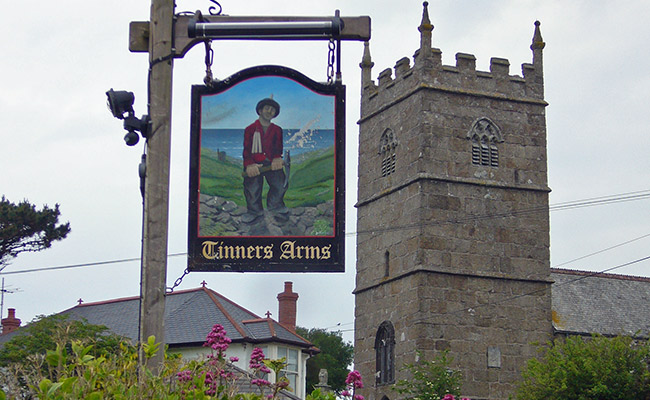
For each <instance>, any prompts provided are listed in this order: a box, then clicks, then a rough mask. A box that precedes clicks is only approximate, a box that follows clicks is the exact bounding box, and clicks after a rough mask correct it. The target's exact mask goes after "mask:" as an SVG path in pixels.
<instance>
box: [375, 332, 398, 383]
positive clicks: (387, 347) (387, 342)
mask: <svg viewBox="0 0 650 400" xmlns="http://www.w3.org/2000/svg"><path fill="white" fill-rule="evenodd" d="M375 357H376V365H377V372H376V374H375V377H376V382H377V384H388V383H393V382H395V328H393V324H391V323H390V321H384V322H382V323H381V325H379V329H377V336H376V337H375Z"/></svg>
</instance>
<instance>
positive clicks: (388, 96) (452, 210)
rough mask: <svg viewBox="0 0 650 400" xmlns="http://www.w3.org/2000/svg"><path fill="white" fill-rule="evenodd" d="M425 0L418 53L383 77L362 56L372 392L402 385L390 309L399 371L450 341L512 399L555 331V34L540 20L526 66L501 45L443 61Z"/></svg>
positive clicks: (364, 295) (364, 351)
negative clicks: (546, 51)
mask: <svg viewBox="0 0 650 400" xmlns="http://www.w3.org/2000/svg"><path fill="white" fill-rule="evenodd" d="M426 6H427V4H426V3H425V8H424V13H423V18H422V22H421V25H420V27H419V31H420V34H421V47H420V49H419V50H418V51H416V53H415V57H414V64H413V65H410V60H409V59H407V58H403V59H401V60H399V61H398V62H397V63H396V65H395V68H394V70H392V69H386V70H384V71H382V72H380V73H379V77H378V82H377V84H375V83H374V81H372V80H371V78H370V76H371V68H372V65H373V63H372V61H371V59H370V53H369V47H368V46H366V49H365V51H364V56H363V59H362V62H361V64H360V65H361V68H362V85H363V93H362V100H361V119H360V121H359V125H360V136H359V171H358V173H359V181H358V203H357V208H358V220H357V279H356V289H355V296H356V308H355V317H356V322H355V368H357V369H358V370H359V371H360V372H361V373H362V375H363V376H364V377H365V379H366V388H365V389H364V391H363V393H362V394H363V395H364V396H366V398H367V399H368V400H382V398H383V396H386V397H387V398H388V399H391V400H393V399H396V398H399V396H398V395H397V393H396V392H394V391H392V390H391V389H390V387H391V385H377V384H375V380H374V378H373V377H374V376H375V374H376V372H377V371H376V360H375V349H374V345H375V338H376V335H377V329H378V327H379V326H380V324H382V322H384V321H390V322H391V323H392V325H393V327H394V329H395V340H396V343H395V360H394V362H395V369H396V371H397V374H396V380H399V379H403V378H407V377H406V376H404V375H403V372H399V369H400V367H401V366H402V365H403V364H404V363H405V362H409V363H411V362H414V361H415V357H416V350H418V351H422V352H423V355H424V356H425V357H432V356H433V355H434V354H437V353H438V352H440V351H443V350H447V351H449V352H450V355H451V356H452V357H453V358H454V367H456V368H458V369H460V370H461V371H463V374H464V378H465V380H464V382H465V385H464V387H463V395H464V396H469V397H471V398H472V399H474V400H480V399H489V400H505V399H507V398H508V395H510V394H512V390H513V388H514V384H515V382H516V381H517V379H518V378H519V373H520V371H521V369H522V368H523V366H524V365H525V360H526V359H528V358H530V357H533V356H535V354H536V352H535V350H534V349H535V348H534V346H533V345H532V344H531V343H532V342H535V341H538V342H544V341H546V340H548V339H550V338H551V311H550V310H551V304H550V302H551V297H550V278H549V276H550V256H549V218H548V192H549V189H548V187H547V167H546V164H547V157H546V117H545V111H544V109H545V107H546V105H547V104H546V102H545V101H544V87H543V70H542V49H543V47H544V43H543V41H542V38H541V34H540V31H539V24H538V23H536V25H535V33H534V36H533V42H532V45H531V50H532V51H533V60H532V63H530V64H524V65H522V76H521V77H520V76H514V75H510V72H509V62H508V60H505V59H501V58H493V59H492V60H491V65H490V71H489V72H483V71H476V68H475V67H476V60H475V58H474V56H472V55H470V54H465V53H458V54H457V55H456V65H455V66H444V65H442V63H441V54H440V50H438V49H435V48H431V31H432V30H433V25H431V23H430V21H429V18H428V12H427V8H426ZM477 132H478V133H477ZM482 145H484V147H481V146H482ZM477 149H481V150H483V149H485V151H486V152H485V153H482V152H479V151H477ZM486 154H487V155H486ZM485 160H488V161H487V162H486V161H485Z"/></svg>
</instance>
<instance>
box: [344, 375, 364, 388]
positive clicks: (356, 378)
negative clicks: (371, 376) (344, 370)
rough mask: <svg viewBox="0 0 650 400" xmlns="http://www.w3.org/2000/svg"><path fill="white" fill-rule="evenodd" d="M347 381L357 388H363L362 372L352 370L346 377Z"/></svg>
mask: <svg viewBox="0 0 650 400" xmlns="http://www.w3.org/2000/svg"><path fill="white" fill-rule="evenodd" d="M345 383H346V384H347V385H351V386H352V387H353V388H355V389H361V388H363V381H362V380H361V373H360V372H359V371H352V372H350V373H349V374H348V377H347V378H345Z"/></svg>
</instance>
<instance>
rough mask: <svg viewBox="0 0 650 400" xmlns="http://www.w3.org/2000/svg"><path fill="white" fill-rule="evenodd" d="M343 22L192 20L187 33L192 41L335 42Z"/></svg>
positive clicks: (335, 18) (339, 20)
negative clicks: (329, 40)
mask: <svg viewBox="0 0 650 400" xmlns="http://www.w3.org/2000/svg"><path fill="white" fill-rule="evenodd" d="M342 29H343V21H342V20H341V18H339V17H334V18H330V19H329V20H319V21H257V22H252V21H249V22H247V21H241V22H239V21H232V20H226V21H223V22H198V21H196V20H191V21H190V23H189V25H188V27H187V34H188V36H189V37H191V38H196V37H198V38H208V39H251V40H319V39H325V40H327V39H332V38H333V39H337V38H338V37H339V36H340V35H341V31H342Z"/></svg>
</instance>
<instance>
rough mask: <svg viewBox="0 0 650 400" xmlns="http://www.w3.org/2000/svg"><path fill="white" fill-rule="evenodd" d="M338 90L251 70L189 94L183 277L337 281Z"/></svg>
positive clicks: (341, 200) (341, 195)
mask: <svg viewBox="0 0 650 400" xmlns="http://www.w3.org/2000/svg"><path fill="white" fill-rule="evenodd" d="M344 167H345V86H343V85H342V84H340V82H338V83H331V84H322V83H318V82H315V81H313V80H311V79H310V78H308V77H306V76H305V75H303V74H301V73H300V72H298V71H295V70H292V69H289V68H285V67H279V66H258V67H253V68H249V69H246V70H243V71H240V72H238V73H236V74H235V75H233V76H231V77H229V78H227V79H225V80H223V81H218V82H215V83H214V84H213V85H211V86H203V85H195V86H192V126H191V140H190V192H189V193H190V195H189V250H188V257H189V265H188V269H189V270H190V271H238V272H246V271H249V272H342V271H344V256H345V251H344V242H345V240H344V229H345V168H344Z"/></svg>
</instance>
